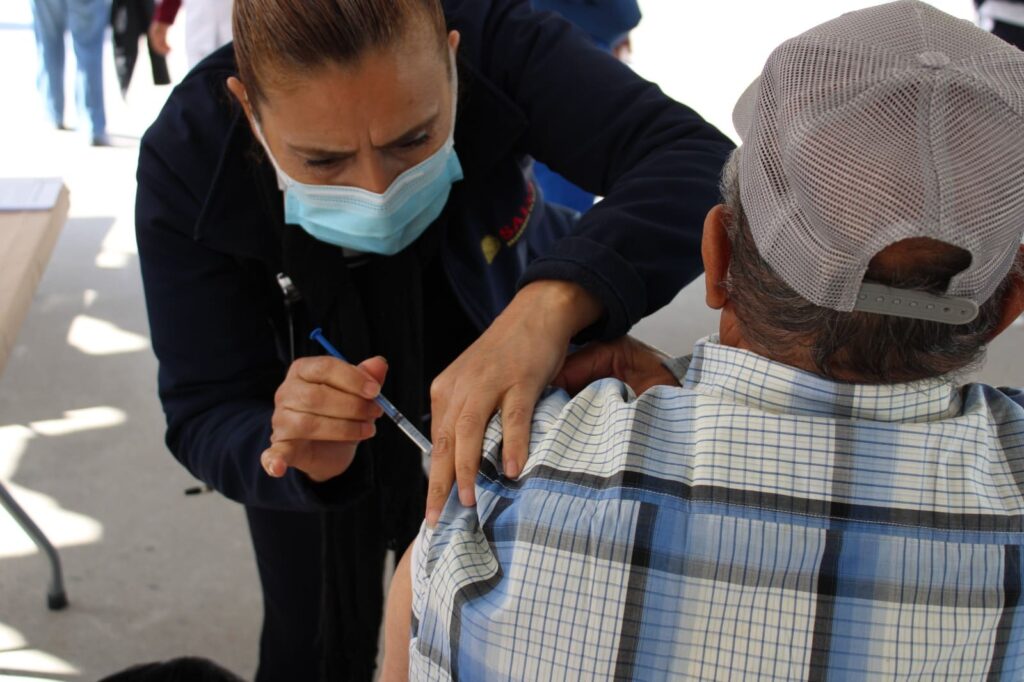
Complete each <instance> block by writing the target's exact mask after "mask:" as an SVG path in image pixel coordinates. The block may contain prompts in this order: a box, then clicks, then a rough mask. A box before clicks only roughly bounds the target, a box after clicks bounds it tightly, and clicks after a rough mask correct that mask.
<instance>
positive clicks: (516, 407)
mask: <svg viewBox="0 0 1024 682" xmlns="http://www.w3.org/2000/svg"><path fill="white" fill-rule="evenodd" d="M536 402H537V401H536V396H531V395H529V394H528V393H526V392H525V391H522V390H519V389H517V388H513V389H512V390H510V391H509V392H508V393H506V394H505V398H504V401H503V402H502V404H501V431H502V445H501V461H502V466H503V467H504V469H505V475H506V476H508V477H509V478H517V477H518V476H519V474H520V473H522V471H523V468H524V467H525V466H526V457H527V454H528V450H529V447H530V422H531V420H532V419H533V408H534V405H535V403H536Z"/></svg>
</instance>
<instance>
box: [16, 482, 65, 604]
mask: <svg viewBox="0 0 1024 682" xmlns="http://www.w3.org/2000/svg"><path fill="white" fill-rule="evenodd" d="M0 504H2V505H3V506H4V508H5V509H6V510H7V512H8V513H9V514H10V515H11V516H13V517H14V520H15V521H17V522H18V525H19V526H21V528H22V530H24V531H25V532H26V533H28V536H29V537H30V538H32V541H33V542H35V543H36V546H37V547H39V549H41V550H43V551H44V552H46V556H47V558H48V559H49V560H50V585H49V591H48V592H47V595H46V605H47V606H48V607H49V608H50V610H51V611H60V610H61V609H63V608H65V607H67V605H68V595H67V592H65V591H64V574H63V572H62V571H61V568H60V556H59V555H58V554H57V550H56V549H55V548H54V546H53V545H52V544H51V543H50V541H49V540H48V539H47V538H46V536H45V535H43V531H41V530H39V526H37V525H36V524H35V522H34V521H33V520H32V519H31V518H30V517H29V515H28V514H26V513H25V510H24V509H22V508H21V506H20V505H19V504H18V503H17V501H15V499H14V498H13V497H12V496H11V494H10V493H9V492H8V491H7V488H5V487H4V484H3V483H0Z"/></svg>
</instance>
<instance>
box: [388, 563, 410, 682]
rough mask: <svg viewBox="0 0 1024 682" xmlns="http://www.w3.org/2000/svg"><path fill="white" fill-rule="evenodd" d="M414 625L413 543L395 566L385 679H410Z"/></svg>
mask: <svg viewBox="0 0 1024 682" xmlns="http://www.w3.org/2000/svg"><path fill="white" fill-rule="evenodd" d="M411 628H412V545H409V547H408V549H406V550H405V554H404V555H403V556H402V560H401V561H399V562H398V566H396V567H395V575H394V577H393V578H392V579H391V588H390V589H389V590H388V601H387V612H386V614H385V619H384V664H383V666H382V668H381V675H380V680H381V682H398V681H399V680H407V679H409V632H410V630H411Z"/></svg>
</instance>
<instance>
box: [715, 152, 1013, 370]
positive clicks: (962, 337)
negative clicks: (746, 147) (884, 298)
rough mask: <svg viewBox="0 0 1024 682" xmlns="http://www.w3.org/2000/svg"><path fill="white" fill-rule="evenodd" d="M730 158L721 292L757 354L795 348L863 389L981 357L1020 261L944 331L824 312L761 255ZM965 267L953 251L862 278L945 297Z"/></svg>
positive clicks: (925, 324) (963, 257)
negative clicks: (968, 317)
mask: <svg viewBox="0 0 1024 682" xmlns="http://www.w3.org/2000/svg"><path fill="white" fill-rule="evenodd" d="M741 150H742V148H740V149H737V150H736V151H734V152H733V154H732V156H731V157H730V159H729V161H728V163H727V164H726V165H725V169H724V171H723V174H722V196H723V198H724V201H725V204H726V206H727V207H728V209H729V214H730V217H729V224H728V226H727V230H728V234H729V240H730V242H731V244H732V255H731V260H730V264H729V274H728V277H727V279H726V283H725V286H726V289H727V291H728V293H729V298H730V300H731V301H732V302H733V304H734V306H735V307H736V313H737V316H738V318H739V323H740V325H741V327H742V330H743V333H744V335H745V337H746V338H747V340H748V341H750V342H752V343H753V344H755V345H756V346H758V347H759V350H764V351H770V350H771V349H779V348H784V349H789V348H797V347H800V348H802V349H804V350H805V352H806V354H807V356H808V357H809V358H810V359H811V361H812V362H813V363H814V365H815V367H816V368H817V369H818V371H819V372H820V373H821V374H823V375H825V376H827V377H830V378H833V379H840V380H855V381H857V382H860V383H893V382H902V381H916V380H920V379H927V378H932V377H938V376H942V375H945V374H950V373H959V372H962V371H964V370H966V369H969V368H971V367H973V366H974V365H975V364H976V363H977V362H978V361H980V360H981V359H982V358H983V357H984V353H985V345H986V343H987V342H988V341H989V339H990V338H991V337H992V334H993V332H994V331H995V330H996V328H997V326H998V324H999V322H1000V320H1001V319H1002V310H1003V299H1004V297H1005V294H1006V291H1007V288H1008V287H1009V285H1010V282H1011V280H1012V278H1013V277H1021V276H1024V259H1022V258H1017V260H1016V261H1015V264H1014V267H1013V269H1012V270H1011V272H1010V273H1009V274H1008V275H1007V277H1006V278H1005V279H1004V280H1003V283H1002V284H1001V285H1000V286H999V288H998V289H997V291H996V293H995V294H994V295H993V296H992V297H991V298H989V300H987V301H986V302H985V303H984V304H983V305H982V306H981V310H980V312H979V314H978V317H977V318H976V319H975V320H974V321H973V322H970V323H968V324H964V325H949V324H943V323H939V322H929V321H925V320H913V319H907V318H900V317H892V316H888V315H877V314H873V313H864V312H841V311H837V310H832V309H830V308H823V307H820V306H817V305H814V304H813V303H810V302H809V301H807V300H805V299H804V298H802V297H801V296H800V295H799V294H797V293H796V292H795V291H793V289H791V288H790V287H789V286H788V285H787V284H786V283H785V282H783V281H782V280H781V279H780V278H779V276H778V275H776V274H775V272H774V271H773V270H772V268H771V266H769V265H768V263H766V262H765V260H764V259H763V258H762V257H761V255H760V253H758V250H757V245H756V244H755V243H754V238H753V235H752V234H751V231H750V225H749V223H748V222H747V217H746V214H745V213H744V211H743V203H742V201H741V195H742V188H741V187H740V181H739V163H738V159H739V154H740V153H741ZM969 263H970V255H969V254H967V252H966V251H963V250H961V249H958V248H956V247H952V246H950V247H948V250H944V251H942V252H940V255H939V257H938V258H935V259H934V262H931V261H930V262H928V263H925V264H922V265H921V266H918V265H917V264H915V265H913V266H912V267H910V268H908V269H904V270H902V271H892V272H886V271H884V270H882V269H879V268H869V271H868V275H867V276H866V277H865V280H868V281H876V282H879V283H881V284H886V285H888V286H895V287H901V288H907V289H920V290H922V291H929V292H931V293H940V294H941V293H945V290H946V288H947V287H948V285H949V280H950V279H951V278H952V276H953V275H955V274H956V273H957V272H959V271H960V270H962V269H963V268H965V267H966V266H967V265H968V264H969Z"/></svg>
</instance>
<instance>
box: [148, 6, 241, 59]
mask: <svg viewBox="0 0 1024 682" xmlns="http://www.w3.org/2000/svg"><path fill="white" fill-rule="evenodd" d="M181 4H182V0H161V2H160V4H159V5H157V8H156V14H155V15H154V17H153V23H152V24H151V25H150V27H149V38H150V40H151V41H152V42H153V48H154V49H155V50H156V51H157V52H158V53H159V54H162V55H167V54H168V53H170V51H171V46H170V44H169V43H168V42H167V32H168V30H170V28H171V24H173V23H174V20H175V18H177V16H178V10H179V9H181ZM230 42H231V0H189V1H188V5H187V6H186V7H185V55H186V57H187V59H188V68H190V69H191V68H192V67H193V66H195V65H196V64H198V63H199V62H201V61H202V60H203V59H204V58H205V57H206V56H207V55H209V54H211V53H212V52H213V51H214V50H216V49H217V48H218V47H221V46H222V45H227V44H228V43H230Z"/></svg>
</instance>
